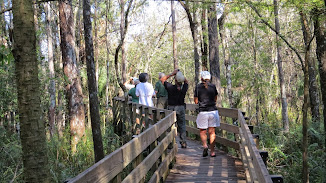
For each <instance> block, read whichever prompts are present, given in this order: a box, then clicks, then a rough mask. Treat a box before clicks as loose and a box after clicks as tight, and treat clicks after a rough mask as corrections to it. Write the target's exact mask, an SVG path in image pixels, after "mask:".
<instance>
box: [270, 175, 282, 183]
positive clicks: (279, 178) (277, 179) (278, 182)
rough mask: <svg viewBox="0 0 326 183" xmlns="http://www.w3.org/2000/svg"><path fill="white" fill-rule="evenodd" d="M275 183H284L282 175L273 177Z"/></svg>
mask: <svg viewBox="0 0 326 183" xmlns="http://www.w3.org/2000/svg"><path fill="white" fill-rule="evenodd" d="M271 179H272V181H273V183H283V177H282V175H271Z"/></svg>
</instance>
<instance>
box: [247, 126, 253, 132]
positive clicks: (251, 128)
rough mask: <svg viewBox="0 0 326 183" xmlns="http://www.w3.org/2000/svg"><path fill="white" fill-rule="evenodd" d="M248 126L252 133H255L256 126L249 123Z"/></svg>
mask: <svg viewBox="0 0 326 183" xmlns="http://www.w3.org/2000/svg"><path fill="white" fill-rule="evenodd" d="M248 128H249V130H250V132H251V134H253V133H254V126H253V125H248Z"/></svg>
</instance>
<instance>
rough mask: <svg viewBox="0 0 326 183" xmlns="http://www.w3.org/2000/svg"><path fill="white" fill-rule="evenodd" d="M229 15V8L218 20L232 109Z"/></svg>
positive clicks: (227, 89)
mask: <svg viewBox="0 0 326 183" xmlns="http://www.w3.org/2000/svg"><path fill="white" fill-rule="evenodd" d="M227 14H228V11H227V8H226V7H225V8H224V12H223V14H222V16H221V17H220V18H219V19H218V27H219V32H220V37H221V44H222V51H223V57H224V65H225V77H226V93H227V96H228V99H229V105H230V108H232V107H233V99H232V79H231V59H230V53H229V48H228V43H227V41H226V35H225V34H226V32H225V29H224V22H225V18H226V16H227Z"/></svg>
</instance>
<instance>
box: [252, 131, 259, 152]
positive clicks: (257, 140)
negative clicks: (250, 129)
mask: <svg viewBox="0 0 326 183" xmlns="http://www.w3.org/2000/svg"><path fill="white" fill-rule="evenodd" d="M252 137H253V139H254V142H255V144H256V147H257V149H259V135H258V134H252Z"/></svg>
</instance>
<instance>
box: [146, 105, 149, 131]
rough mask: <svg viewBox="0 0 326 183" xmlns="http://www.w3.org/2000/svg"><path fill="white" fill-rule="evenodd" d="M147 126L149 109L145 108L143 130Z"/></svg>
mask: <svg viewBox="0 0 326 183" xmlns="http://www.w3.org/2000/svg"><path fill="white" fill-rule="evenodd" d="M148 126H149V109H148V107H145V129H147V128H148Z"/></svg>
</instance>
